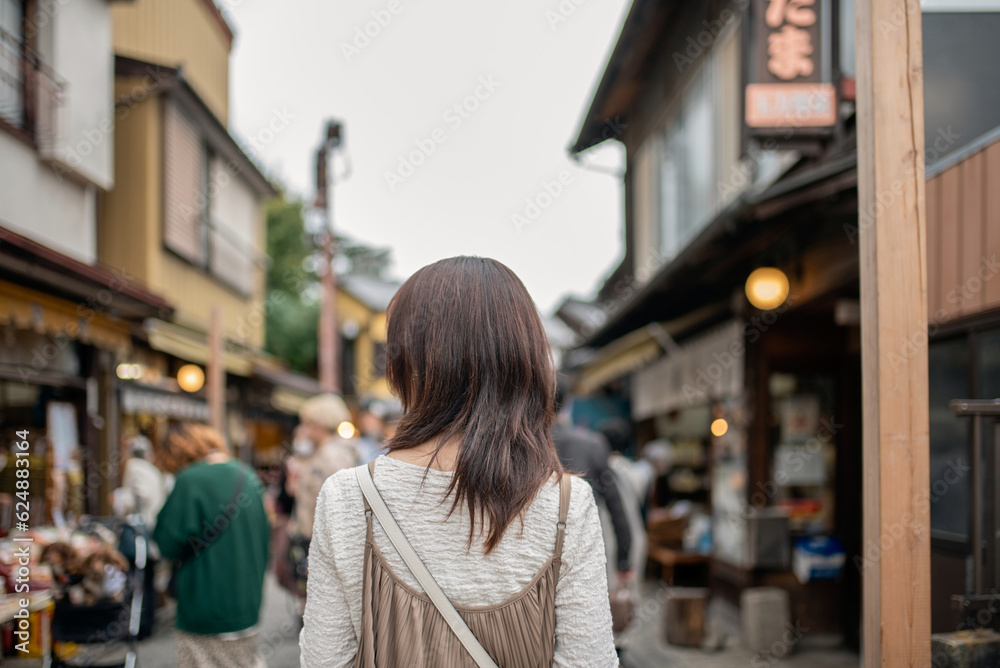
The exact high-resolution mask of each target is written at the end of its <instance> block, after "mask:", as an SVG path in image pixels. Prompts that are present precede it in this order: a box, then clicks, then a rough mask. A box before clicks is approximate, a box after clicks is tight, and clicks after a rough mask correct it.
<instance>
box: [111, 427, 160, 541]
mask: <svg viewBox="0 0 1000 668" xmlns="http://www.w3.org/2000/svg"><path fill="white" fill-rule="evenodd" d="M128 449H129V455H130V456H129V458H128V459H127V460H125V468H124V472H123V474H122V486H121V487H119V488H118V489H116V490H115V491H114V492H113V497H112V508H113V510H114V513H115V515H118V516H125V515H132V514H138V515H140V516H141V517H142V520H143V522H144V523H145V524H146V527H147V528H148V529H149V530H150V531H152V530H153V529H154V528H155V526H156V516H157V515H158V514H159V512H160V508H162V507H163V502H164V501H166V500H167V495H169V494H170V488H171V486H172V485H171V480H170V478H172V476H169V477H168V476H167V475H166V474H164V473H163V472H162V471H161V470H160V469H158V468H157V467H156V464H154V463H153V462H151V461H150V457H151V455H152V451H153V447H152V443H150V441H149V439H148V438H146V437H145V436H133V437H131V438H130V439H129V440H128Z"/></svg>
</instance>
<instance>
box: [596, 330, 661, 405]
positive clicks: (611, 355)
mask: <svg viewBox="0 0 1000 668" xmlns="http://www.w3.org/2000/svg"><path fill="white" fill-rule="evenodd" d="M662 351H663V348H662V346H660V342H659V341H658V340H657V338H656V337H655V336H654V335H653V331H652V330H651V328H649V327H643V328H642V329H637V330H635V331H634V332H629V333H628V334H626V335H625V336H623V337H621V338H620V339H617V340H615V341H612V342H611V343H609V344H608V345H606V346H604V347H603V348H601V349H600V351H598V353H597V355H596V356H595V357H594V358H593V359H592V360H590V361H589V362H587V364H585V365H584V367H583V369H581V370H580V377H579V379H578V380H577V383H576V391H577V392H580V393H581V394H587V393H589V392H593V391H594V390H596V389H597V388H599V387H601V386H602V385H604V384H606V383H609V382H611V381H612V380H615V379H616V378H620V377H622V376H624V375H625V374H628V373H630V372H632V371H635V370H636V369H638V368H639V367H641V366H642V365H643V364H645V363H646V362H649V361H651V360H654V359H656V358H657V357H659V356H660V353H661V352H662Z"/></svg>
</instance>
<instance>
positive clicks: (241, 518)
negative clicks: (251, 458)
mask: <svg viewBox="0 0 1000 668" xmlns="http://www.w3.org/2000/svg"><path fill="white" fill-rule="evenodd" d="M159 460H160V462H161V464H162V465H163V467H164V468H165V469H166V470H168V471H172V472H174V471H175V472H176V475H177V478H176V481H175V483H174V489H173V491H172V492H171V493H170V496H169V497H168V498H167V501H166V503H165V504H164V505H163V509H162V510H161V511H160V515H159V517H158V518H157V522H156V531H155V532H154V534H153V537H154V539H155V540H156V542H157V543H158V544H159V546H160V551H161V552H162V554H163V556H165V557H167V558H169V559H173V560H175V562H177V563H178V564H179V567H178V568H177V570H176V576H175V589H176V598H177V665H178V666H194V667H195V668H223V667H228V666H249V667H253V668H259V667H263V666H264V661H263V659H262V657H261V655H260V650H259V648H258V645H257V642H258V639H257V635H258V634H257V622H258V621H259V616H260V604H261V598H262V593H263V586H264V573H265V571H266V569H267V558H268V538H269V536H270V527H269V526H268V523H267V516H266V514H265V511H264V504H263V499H262V497H263V487H262V485H261V483H260V480H259V479H258V478H257V475H256V474H255V473H254V472H253V471H252V470H251V469H250V468H249V467H248V466H246V465H245V464H243V463H242V462H240V461H238V460H236V459H234V458H232V457H231V456H230V454H229V451H228V448H227V447H226V444H225V443H224V441H223V439H222V436H221V435H220V434H219V433H218V432H217V431H215V430H214V429H212V428H210V427H206V426H204V425H200V424H181V425H177V426H174V427H172V428H170V430H168V432H167V435H166V438H165V439H164V443H163V448H162V451H161V452H160V458H159Z"/></svg>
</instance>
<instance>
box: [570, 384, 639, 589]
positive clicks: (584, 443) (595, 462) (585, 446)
mask: <svg viewBox="0 0 1000 668" xmlns="http://www.w3.org/2000/svg"><path fill="white" fill-rule="evenodd" d="M568 400H569V395H568V392H567V387H566V384H565V382H564V381H563V380H562V379H560V381H559V383H558V385H557V390H556V405H557V410H560V418H559V420H558V421H557V422H556V424H555V425H554V426H553V427H552V441H553V442H554V443H555V445H556V452H558V453H559V461H560V462H562V465H563V467H564V468H565V469H566V470H567V471H572V472H573V473H579V474H581V475H583V477H584V479H586V481H587V482H589V483H590V486H591V487H592V488H593V489H594V498H595V499H596V500H597V502H598V504H601V505H603V506H604V507H606V508H607V510H608V513H609V516H610V519H611V528H612V529H614V536H615V541H614V550H613V551H612V549H611V548H612V544H611V543H610V542H608V543H607V544H606V549H607V552H608V562H609V563H610V564H614V565H615V567H616V570H617V573H618V575H617V577H618V583H619V584H624V583H625V582H628V581H629V580H631V579H632V575H633V570H632V566H631V564H630V562H629V552H630V550H631V547H632V530H631V527H630V526H629V520H628V514H627V513H626V511H625V506H624V504H623V503H622V497H621V492H620V491H619V489H618V479H617V476H616V475H615V473H614V471H612V470H611V467H610V466H609V465H608V457H609V456H610V455H611V448H610V447H609V446H608V442H607V440H606V439H605V438H604V437H603V436H602V435H601V434H599V433H596V432H592V431H589V430H586V429H583V428H577V427H574V426H573V425H572V424H571V423H570V421H569V411H562V410H561V409H562V406H563V402H564V401H568ZM605 533H609V532H607V527H605Z"/></svg>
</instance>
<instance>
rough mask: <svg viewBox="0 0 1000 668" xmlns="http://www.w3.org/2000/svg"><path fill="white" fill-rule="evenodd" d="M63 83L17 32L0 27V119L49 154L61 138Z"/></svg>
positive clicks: (64, 91) (64, 102)
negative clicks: (14, 33)
mask: <svg viewBox="0 0 1000 668" xmlns="http://www.w3.org/2000/svg"><path fill="white" fill-rule="evenodd" d="M65 104H66V87H65V84H64V83H63V82H62V81H61V79H60V78H59V77H58V76H57V75H56V74H55V73H54V72H53V71H52V69H51V68H50V67H48V66H47V65H46V64H45V63H43V62H42V60H41V58H39V57H38V54H36V53H33V52H31V51H29V50H28V49H27V47H25V45H24V42H23V41H22V40H21V39H19V37H18V36H17V35H13V34H11V33H9V32H5V31H3V30H0V121H3V125H5V126H7V127H8V128H10V129H13V131H14V132H16V133H19V134H21V135H22V136H23V137H24V138H26V139H28V140H29V141H31V142H32V143H33V144H34V145H35V146H36V147H37V148H38V150H39V152H40V153H42V154H43V155H51V154H52V153H53V152H54V151H55V149H56V148H57V147H58V146H59V143H60V141H61V140H62V136H61V132H62V128H63V123H62V110H63V108H64V107H65Z"/></svg>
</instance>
